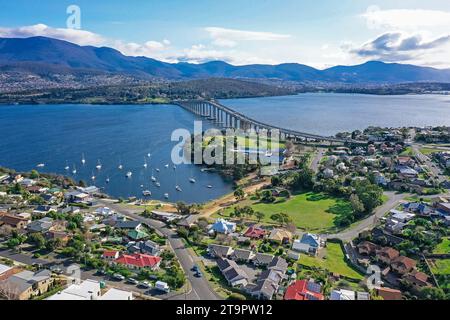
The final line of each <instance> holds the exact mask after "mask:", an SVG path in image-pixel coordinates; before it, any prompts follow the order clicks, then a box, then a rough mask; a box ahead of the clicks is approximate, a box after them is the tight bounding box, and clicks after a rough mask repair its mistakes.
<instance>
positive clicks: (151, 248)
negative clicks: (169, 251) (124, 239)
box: [127, 240, 161, 256]
mask: <svg viewBox="0 0 450 320" xmlns="http://www.w3.org/2000/svg"><path fill="white" fill-rule="evenodd" d="M127 250H128V252H131V253H144V254H149V255H151V256H159V254H160V253H161V247H160V246H159V244H157V243H156V242H153V241H151V240H147V241H140V242H130V243H129V244H128V248H127Z"/></svg>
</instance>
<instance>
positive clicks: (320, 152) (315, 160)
mask: <svg viewBox="0 0 450 320" xmlns="http://www.w3.org/2000/svg"><path fill="white" fill-rule="evenodd" d="M326 152H327V150H326V149H323V148H319V149H318V150H317V153H316V154H315V155H314V158H313V160H312V161H311V170H313V171H314V172H315V173H317V172H318V171H319V165H320V160H322V158H323V157H324V155H325V153H326Z"/></svg>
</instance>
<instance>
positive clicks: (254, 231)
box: [244, 226, 266, 239]
mask: <svg viewBox="0 0 450 320" xmlns="http://www.w3.org/2000/svg"><path fill="white" fill-rule="evenodd" d="M265 235H266V230H264V229H261V228H258V227H255V226H251V227H250V228H248V229H247V231H245V233H244V237H247V238H250V239H262V238H264V236H265Z"/></svg>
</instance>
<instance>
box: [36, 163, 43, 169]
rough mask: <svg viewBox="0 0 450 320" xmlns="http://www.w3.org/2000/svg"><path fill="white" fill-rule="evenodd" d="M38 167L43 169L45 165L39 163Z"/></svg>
mask: <svg viewBox="0 0 450 320" xmlns="http://www.w3.org/2000/svg"><path fill="white" fill-rule="evenodd" d="M36 167H38V168H43V167H45V163H39V164H38V165H37V166H36Z"/></svg>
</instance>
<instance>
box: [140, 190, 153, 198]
mask: <svg viewBox="0 0 450 320" xmlns="http://www.w3.org/2000/svg"><path fill="white" fill-rule="evenodd" d="M142 195H144V196H146V197H150V196H151V195H152V193H151V191H149V190H144V191H142Z"/></svg>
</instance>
